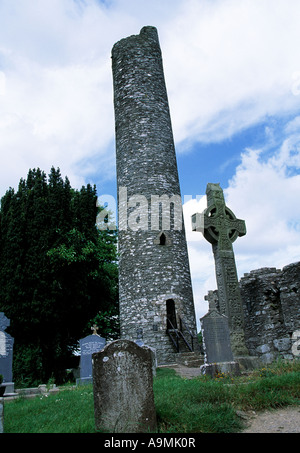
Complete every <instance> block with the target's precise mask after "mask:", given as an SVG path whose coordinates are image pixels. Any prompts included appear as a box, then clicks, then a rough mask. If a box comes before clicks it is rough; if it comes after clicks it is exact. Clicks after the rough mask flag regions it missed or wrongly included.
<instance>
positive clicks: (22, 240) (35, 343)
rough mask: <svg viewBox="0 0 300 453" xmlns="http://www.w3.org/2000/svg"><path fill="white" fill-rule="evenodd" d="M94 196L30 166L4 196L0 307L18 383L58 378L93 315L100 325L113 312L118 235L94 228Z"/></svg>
mask: <svg viewBox="0 0 300 453" xmlns="http://www.w3.org/2000/svg"><path fill="white" fill-rule="evenodd" d="M96 201H97V194H96V187H95V186H94V187H91V186H90V185H87V186H86V187H84V186H83V187H82V188H81V190H74V189H72V188H71V186H70V182H69V180H68V178H65V180H63V179H62V177H61V174H60V170H59V169H55V168H54V167H52V169H51V172H50V174H49V178H48V179H47V176H46V174H45V173H44V172H43V171H41V170H40V169H39V168H38V169H34V170H29V173H28V176H27V179H26V180H24V179H21V180H20V183H19V187H18V190H17V191H14V189H12V188H10V189H9V190H8V191H7V192H6V194H5V195H4V197H3V198H2V200H1V211H0V311H3V312H5V314H6V316H7V317H9V318H10V320H11V327H10V330H9V332H10V334H11V335H12V336H13V337H14V338H15V343H14V361H13V363H14V370H13V371H14V380H15V381H16V382H19V384H20V383H23V385H24V384H25V385H33V384H35V383H41V382H47V381H48V379H49V378H50V377H54V378H55V379H56V381H57V382H60V381H61V380H62V379H63V375H62V371H63V370H64V369H66V368H68V364H70V363H71V362H70V359H71V358H72V352H73V351H74V349H75V348H76V347H77V346H78V340H79V338H81V337H82V335H83V334H85V333H87V330H88V329H89V328H90V320H91V319H93V318H94V320H95V321H96V322H97V320H98V321H99V323H98V324H99V328H100V330H101V322H102V321H103V322H102V324H103V328H104V327H105V325H106V324H105V322H106V321H105V320H107V316H108V314H110V315H112V314H115V313H117V299H118V295H117V264H116V234H115V233H114V232H109V231H108V230H104V231H100V230H99V229H97V228H96V225H95V223H96V217H97V213H98V211H99V208H97V206H96ZM101 313H106V315H101ZM111 328H112V330H114V327H113V325H111ZM88 333H90V331H89V332H88ZM71 366H72V365H71Z"/></svg>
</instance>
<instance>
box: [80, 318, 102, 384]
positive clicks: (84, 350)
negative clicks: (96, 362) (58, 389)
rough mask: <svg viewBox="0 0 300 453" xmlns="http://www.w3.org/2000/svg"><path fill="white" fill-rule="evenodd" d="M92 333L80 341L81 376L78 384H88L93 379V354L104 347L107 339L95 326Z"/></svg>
mask: <svg viewBox="0 0 300 453" xmlns="http://www.w3.org/2000/svg"><path fill="white" fill-rule="evenodd" d="M91 329H92V330H93V334H92V335H88V336H87V337H85V338H82V339H81V340H80V341H79V344H80V378H79V379H76V383H77V384H88V383H91V382H92V381H93V367H92V354H94V352H99V351H101V349H103V348H104V346H105V344H106V339H105V338H102V337H100V336H99V335H98V334H97V330H98V328H97V327H96V326H93V327H92V328H91Z"/></svg>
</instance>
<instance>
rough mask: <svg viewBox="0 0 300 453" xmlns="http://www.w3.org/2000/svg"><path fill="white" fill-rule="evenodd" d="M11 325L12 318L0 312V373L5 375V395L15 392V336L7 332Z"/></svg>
mask: <svg viewBox="0 0 300 453" xmlns="http://www.w3.org/2000/svg"><path fill="white" fill-rule="evenodd" d="M9 325H10V320H9V319H8V318H7V317H6V316H5V314H4V313H2V312H0V374H2V375H3V383H4V384H5V385H6V390H5V395H8V394H10V393H14V383H13V382H12V380H13V376H12V361H13V345H14V338H13V337H12V336H11V335H9V334H8V333H6V332H5V330H6V328H7V327H9Z"/></svg>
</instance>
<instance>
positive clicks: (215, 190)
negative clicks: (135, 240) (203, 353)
mask: <svg viewBox="0 0 300 453" xmlns="http://www.w3.org/2000/svg"><path fill="white" fill-rule="evenodd" d="M206 195H207V206H208V207H207V208H206V209H205V211H204V212H203V213H202V214H200V213H197V214H194V215H193V216H192V229H193V231H201V232H202V233H203V235H204V237H205V239H207V241H209V242H210V243H211V244H212V248H213V253H214V258H215V268H216V279H217V285H218V298H219V306H220V312H221V313H222V314H224V315H226V316H227V317H228V323H229V329H230V339H231V347H232V351H233V354H234V356H235V357H237V356H245V355H248V350H247V348H246V345H245V337H244V315H243V305H242V299H241V295H240V289H239V283H238V277H237V271H236V265H235V259H234V253H233V247H232V243H233V242H234V241H235V240H236V239H237V238H238V237H239V236H244V235H245V234H246V225H245V222H244V220H240V219H237V218H236V216H235V215H234V214H233V212H232V211H231V210H230V209H229V208H228V207H227V206H226V204H225V200H224V195H223V190H222V189H221V187H220V185H219V184H211V183H210V184H207V188H206Z"/></svg>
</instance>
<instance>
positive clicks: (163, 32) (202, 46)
mask: <svg viewBox="0 0 300 453" xmlns="http://www.w3.org/2000/svg"><path fill="white" fill-rule="evenodd" d="M299 23H300V2H299V1H298V0H289V1H286V0H243V1H242V2H241V1H240V0H149V1H148V0H107V1H99V0H0V155H1V166H0V176H1V177H0V196H2V195H4V193H5V191H6V189H7V188H8V187H9V186H12V187H17V184H18V181H19V180H20V178H21V177H26V175H27V173H28V169H29V168H34V167H38V166H39V167H40V168H42V169H43V170H44V171H46V172H47V173H48V172H49V171H50V168H51V166H52V165H54V166H55V167H60V169H61V172H62V175H64V176H65V175H68V177H69V179H70V181H71V184H72V185H73V186H74V187H78V188H80V187H81V185H82V184H86V183H88V182H89V183H92V184H94V183H95V184H96V185H97V189H98V194H99V195H100V194H111V195H114V196H115V194H116V173H115V149H114V112H113V92H112V75H111V66H110V65H111V61H110V53H111V48H112V46H113V45H114V43H115V42H117V41H118V40H120V39H122V38H124V37H127V36H129V35H132V34H138V33H139V31H140V29H141V28H142V27H143V26H145V25H153V26H156V27H157V29H158V33H159V39H160V44H161V48H162V53H163V62H164V70H165V79H166V85H167V90H168V96H169V103H170V110H171V117H172V125H173V132H174V139H175V146H176V151H177V159H178V169H179V177H180V183H181V191H182V195H183V196H184V195H190V196H191V197H192V198H193V199H192V200H191V201H189V202H186V203H185V205H184V212H185V216H186V230H187V239H188V247H189V256H190V264H191V273H192V280H193V289H194V295H195V304H196V313H197V317H198V318H199V316H202V315H203V314H205V312H206V310H207V303H206V302H205V301H204V295H205V294H206V292H207V291H208V290H209V289H215V288H216V282H215V276H214V263H213V258H212V252H211V246H210V244H208V243H207V242H206V241H205V240H204V239H203V237H202V235H201V233H192V232H191V231H190V220H189V218H190V215H191V214H192V213H194V212H195V211H196V210H198V211H201V210H203V209H204V208H205V207H206V200H205V197H203V194H204V193H205V189H206V184H207V183H208V182H219V183H220V184H221V186H222V188H223V189H224V194H225V198H226V200H227V204H228V206H229V207H230V208H231V209H232V210H233V211H234V212H235V214H236V215H237V217H239V218H242V219H244V220H245V221H246V225H247V235H246V236H244V237H243V238H240V239H238V240H237V241H236V243H235V244H234V249H235V253H236V261H237V267H238V273H239V275H240V276H242V275H243V273H245V272H249V271H250V270H252V269H256V268H259V267H266V266H271V267H278V268H282V266H284V265H286V264H289V263H291V262H295V261H298V260H299V257H300V222H299V219H300V203H299V194H300V49H299V42H300V28H299ZM197 195H199V197H198V198H199V201H198V202H197V201H196V196H197ZM201 195H202V197H201Z"/></svg>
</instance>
